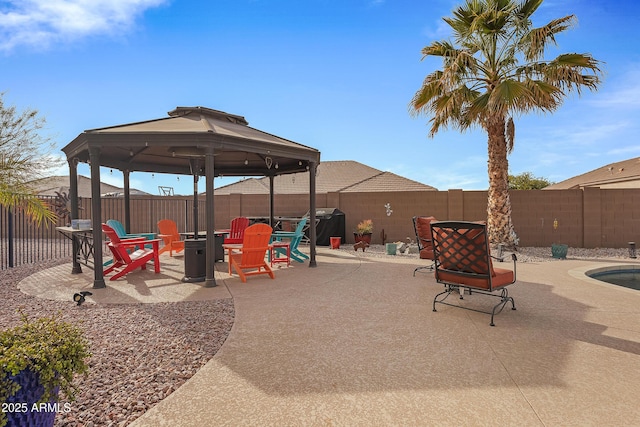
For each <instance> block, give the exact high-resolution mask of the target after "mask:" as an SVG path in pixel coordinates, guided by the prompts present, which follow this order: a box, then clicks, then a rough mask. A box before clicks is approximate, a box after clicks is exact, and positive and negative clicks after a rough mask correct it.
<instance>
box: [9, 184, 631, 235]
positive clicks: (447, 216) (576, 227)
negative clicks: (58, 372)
mask: <svg viewBox="0 0 640 427" xmlns="http://www.w3.org/2000/svg"><path fill="white" fill-rule="evenodd" d="M510 195H511V206H512V219H513V224H514V227H515V230H516V233H517V235H518V237H519V238H520V246H550V245H551V244H552V243H564V244H568V245H569V246H571V247H585V248H595V247H612V248H616V247H620V248H621V247H627V246H628V242H629V241H636V242H638V243H639V244H640V189H638V190H635V189H599V188H586V189H584V190H547V191H541V190H516V191H511V192H510ZM387 203H388V204H390V205H391V209H392V210H393V213H392V214H391V215H390V216H387V214H386V209H385V205H386V204H387ZM214 204H215V224H216V228H228V226H229V223H230V221H231V219H233V218H235V217H236V216H268V214H269V196H268V195H256V194H248V195H243V194H231V195H217V196H215V201H214ZM198 205H199V221H198V223H199V227H198V228H199V229H201V230H203V229H204V228H205V224H206V215H207V212H206V207H205V202H204V196H202V197H201V198H200V199H199V201H198ZM486 205H487V192H486V191H462V190H448V191H422V192H403V191H398V192H379V193H327V194H318V195H316V206H317V207H318V208H325V207H330V208H338V209H340V210H341V211H342V212H344V213H345V220H346V235H347V242H346V243H351V242H353V233H352V231H353V230H354V229H355V227H356V224H357V223H358V222H360V221H361V220H363V219H371V220H373V223H374V232H373V236H372V237H373V239H372V240H373V243H375V244H380V243H382V238H381V235H380V233H381V231H382V230H383V229H384V232H385V234H386V235H387V242H393V241H406V239H407V238H410V239H413V240H415V233H414V231H413V224H412V221H411V218H412V217H413V216H416V215H424V216H434V217H436V218H437V219H440V220H465V221H477V220H486V217H487V214H486ZM81 207H82V209H81V214H80V216H81V217H82V218H91V216H92V213H91V200H90V199H82V200H81ZM308 210H309V195H307V194H292V195H276V196H275V197H274V211H275V214H276V216H293V217H300V216H302V215H304V214H306V213H307V212H308ZM0 211H3V209H2V208H0ZM131 212H132V218H131V230H130V232H132V233H139V232H149V231H157V226H156V224H157V221H158V220H160V219H163V218H171V219H174V220H175V221H176V222H177V224H178V228H179V230H181V231H182V230H184V231H192V230H193V225H192V222H193V197H183V196H171V197H164V196H150V197H132V198H131ZM0 217H2V218H4V216H0ZM101 217H102V219H103V221H106V220H107V219H117V220H120V221H122V222H124V201H123V199H120V198H103V199H102V213H101ZM554 222H557V225H558V226H557V228H555V229H554ZM2 223H3V224H0V229H1V230H0V231H2V236H3V237H5V236H6V235H7V233H6V230H5V226H6V221H4V220H3V221H2ZM57 225H64V224H57ZM49 227H51V226H49ZM28 233H31V231H28V230H27V229H26V228H25V231H23V230H22V229H20V230H17V231H16V237H29V234H28ZM21 234H22V236H21ZM54 234H55V233H54Z"/></svg>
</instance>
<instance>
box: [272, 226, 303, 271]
mask: <svg viewBox="0 0 640 427" xmlns="http://www.w3.org/2000/svg"><path fill="white" fill-rule="evenodd" d="M307 220H308V218H306V217H305V218H302V219H301V220H300V222H299V223H298V226H297V227H296V230H295V231H274V232H273V234H271V241H272V242H273V241H274V240H277V241H279V242H280V241H282V239H289V240H290V242H289V248H290V252H291V259H293V260H295V261H298V262H304V260H305V259H309V256H308V255H307V254H304V253H302V252H300V250H299V249H298V245H299V244H300V242H301V241H302V239H303V238H304V227H305V225H307ZM285 250H286V249H284V248H275V249H274V251H276V252H278V253H279V254H280V253H281V252H283V251H285Z"/></svg>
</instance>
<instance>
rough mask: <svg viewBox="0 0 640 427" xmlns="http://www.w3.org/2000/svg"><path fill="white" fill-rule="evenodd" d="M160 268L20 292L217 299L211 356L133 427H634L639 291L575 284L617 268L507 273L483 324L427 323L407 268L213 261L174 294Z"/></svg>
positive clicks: (420, 288) (327, 256) (579, 263)
mask: <svg viewBox="0 0 640 427" xmlns="http://www.w3.org/2000/svg"><path fill="white" fill-rule="evenodd" d="M161 259H162V272H161V273H160V274H158V275H155V274H154V273H153V269H151V270H150V271H146V272H136V273H132V274H130V275H129V276H128V277H127V280H119V281H115V282H110V281H107V288H106V289H98V290H93V289H91V288H90V286H91V283H92V280H91V277H92V272H91V270H88V269H85V270H86V271H85V273H84V274H83V275H76V276H71V275H70V274H69V272H70V265H63V266H60V267H55V268H52V269H49V270H45V271H42V272H40V273H38V274H36V275H33V276H31V277H29V278H28V279H26V280H23V281H22V282H21V283H20V288H21V290H22V291H23V292H26V293H29V294H32V295H37V296H39V297H42V298H49V299H65V300H69V299H70V294H69V292H71V291H73V292H76V291H78V290H80V289H81V288H82V287H86V288H87V290H91V291H92V292H93V295H92V296H91V297H90V298H88V303H98V304H106V303H137V302H147V303H153V302H159V301H182V300H195V299H201V300H202V299H217V298H228V297H232V298H233V300H234V305H235V310H236V318H235V324H234V326H233V329H232V331H231V333H230V335H229V337H228V339H227V341H226V342H225V344H224V345H223V347H222V349H221V350H220V351H219V352H218V353H217V354H216V356H215V357H214V358H213V359H211V360H210V361H209V363H208V364H207V365H206V366H205V367H203V368H202V369H201V370H200V371H199V372H198V373H197V374H196V375H195V376H193V377H192V378H191V379H190V380H188V381H187V382H186V383H185V384H184V385H183V386H182V387H181V388H179V389H178V390H177V391H175V392H174V393H173V394H171V395H170V396H168V397H167V398H165V399H164V400H162V401H161V402H160V403H158V404H157V405H156V406H155V407H153V408H152V409H151V410H149V411H147V412H146V413H145V414H144V415H143V416H142V417H140V418H139V419H137V420H136V421H134V423H133V424H131V425H133V426H137V427H141V426H144V427H146V426H200V425H201V426H208V425H230V426H231V425H232V426H238V425H252V426H253V425H261V426H262V425H278V426H282V425H290V426H293V425H296V426H298V425H345V426H346V425H348V426H351V425H362V426H365V425H366V426H374V425H375V426H388V425H438V426H442V425H455V426H460V425H518V426H522V425H525V426H568V425H576V426H578V425H579V426H584V425H598V426H602V425H615V426H623V425H627V426H632V425H640V405H638V403H637V402H638V397H639V396H640V369H639V368H638V367H639V366H640V293H639V292H638V291H635V290H630V289H627V288H622V287H618V286H615V285H609V284H606V283H602V282H599V281H596V280H593V279H590V278H587V277H586V276H585V275H584V272H585V271H587V270H589V269H592V268H599V267H603V266H607V265H615V264H618V265H619V264H622V262H620V260H617V261H614V260H566V261H554V262H540V263H534V262H532V263H519V264H518V281H517V283H516V284H514V285H512V286H511V287H510V288H509V289H510V294H511V295H512V296H513V297H514V298H515V302H516V307H517V310H516V311H511V310H509V309H507V310H505V311H503V312H502V313H500V314H498V315H497V316H496V319H495V322H496V326H495V327H491V326H489V316H488V315H486V314H481V313H476V312H471V311H467V310H460V309H456V308H453V307H445V306H438V312H435V313H434V312H433V311H432V307H431V304H432V300H433V297H434V295H435V294H436V293H438V292H439V291H440V290H441V289H442V288H441V286H440V285H437V284H436V283H435V281H434V279H433V277H432V275H431V274H420V273H418V274H416V277H413V269H414V268H415V267H416V266H418V265H419V264H420V261H418V260H415V259H411V258H406V257H385V258H369V257H363V256H362V255H361V254H358V256H355V255H354V254H353V252H350V253H347V252H343V251H332V250H329V249H327V248H319V252H318V267H317V268H314V269H310V268H308V267H307V265H306V264H304V265H302V264H298V263H293V264H292V266H291V267H289V268H287V267H284V268H281V269H277V270H276V280H271V279H269V278H268V277H267V276H264V277H262V276H260V277H251V278H249V279H248V281H247V283H241V282H240V280H239V278H237V277H230V276H229V275H228V274H227V264H226V263H218V264H217V272H216V280H217V283H218V285H219V286H217V287H215V288H203V287H202V286H201V285H199V284H187V283H180V282H179V279H180V277H181V275H182V272H183V270H182V265H181V264H180V263H181V261H182V259H181V258H174V259H172V260H171V259H169V257H168V256H166V257H165V256H164V255H163V256H162V258H161ZM505 265H506V264H505ZM87 271H88V273H87ZM84 276H86V277H84ZM51 278H55V281H52V280H48V279H51ZM87 278H88V279H87ZM61 279H64V280H61ZM52 283H56V285H55V286H53V285H52ZM462 303H464V304H478V305H479V306H483V307H486V306H488V305H489V304H491V303H492V301H487V298H486V297H482V296H475V295H474V296H467V297H465V300H464V301H463V302H462Z"/></svg>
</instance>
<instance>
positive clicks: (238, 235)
mask: <svg viewBox="0 0 640 427" xmlns="http://www.w3.org/2000/svg"><path fill="white" fill-rule="evenodd" d="M248 226H249V218H247V217H244V216H239V217H237V218H234V219H233V220H232V221H231V228H230V229H229V235H228V236H227V237H225V238H224V242H223V243H242V238H243V237H244V230H246V228H247V227H248Z"/></svg>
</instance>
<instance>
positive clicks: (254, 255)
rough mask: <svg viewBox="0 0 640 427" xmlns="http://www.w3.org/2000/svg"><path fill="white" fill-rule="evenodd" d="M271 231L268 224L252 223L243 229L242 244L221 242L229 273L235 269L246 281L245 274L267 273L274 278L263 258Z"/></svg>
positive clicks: (241, 278)
mask: <svg viewBox="0 0 640 427" xmlns="http://www.w3.org/2000/svg"><path fill="white" fill-rule="evenodd" d="M272 231H273V230H272V229H271V227H270V226H269V225H268V224H253V225H251V226H249V227H247V228H246V229H245V230H244V237H243V239H242V244H237V243H235V244H226V245H224V244H223V247H224V248H225V249H226V250H227V253H228V257H227V259H228V260H229V274H232V270H235V271H236V272H237V273H238V275H239V276H240V280H242V281H243V282H246V281H247V276H254V275H258V274H268V275H269V277H271V278H272V279H275V275H274V274H273V270H271V267H269V264H268V262H267V261H266V259H265V256H266V253H267V251H268V250H269V240H270V239H271V232H272Z"/></svg>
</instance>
